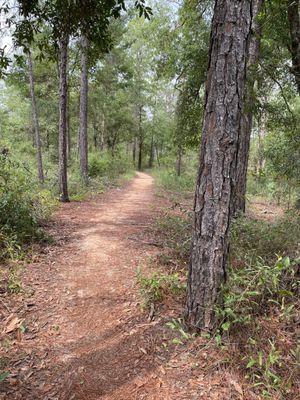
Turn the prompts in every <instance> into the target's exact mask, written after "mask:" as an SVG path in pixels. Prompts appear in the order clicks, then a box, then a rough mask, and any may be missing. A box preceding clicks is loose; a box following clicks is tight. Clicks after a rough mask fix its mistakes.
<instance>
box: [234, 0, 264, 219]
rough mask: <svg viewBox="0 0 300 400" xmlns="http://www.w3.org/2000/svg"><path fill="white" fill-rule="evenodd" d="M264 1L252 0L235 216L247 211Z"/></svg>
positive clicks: (239, 144)
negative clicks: (259, 17)
mask: <svg viewBox="0 0 300 400" xmlns="http://www.w3.org/2000/svg"><path fill="white" fill-rule="evenodd" d="M263 3H264V0H252V18H253V19H252V29H251V31H252V35H251V39H250V44H249V50H248V61H247V69H248V70H249V74H248V75H249V76H248V81H247V87H246V96H245V102H244V108H243V112H242V120H241V126H240V129H241V132H240V140H239V143H238V153H237V174H236V186H235V188H236V191H235V195H234V210H233V213H234V215H238V214H240V213H244V212H245V210H246V189H247V172H248V162H249V149H250V139H251V132H252V125H253V103H254V102H255V97H254V90H253V89H254V84H255V79H256V71H257V63H258V60H259V53H260V41H261V33H262V27H261V24H260V23H259V21H258V19H257V16H258V14H259V12H260V11H261V9H262V5H263Z"/></svg>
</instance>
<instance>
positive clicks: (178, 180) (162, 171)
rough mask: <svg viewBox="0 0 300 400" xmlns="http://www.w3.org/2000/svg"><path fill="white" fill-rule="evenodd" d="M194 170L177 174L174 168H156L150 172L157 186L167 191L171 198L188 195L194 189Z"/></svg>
mask: <svg viewBox="0 0 300 400" xmlns="http://www.w3.org/2000/svg"><path fill="white" fill-rule="evenodd" d="M195 170H196V169H194V170H193V171H191V170H188V171H184V172H182V174H181V175H180V176H177V175H176V172H175V171H174V168H157V169H155V170H153V171H152V174H153V176H154V178H155V181H156V184H157V186H158V187H159V188H163V189H164V190H166V191H168V192H169V195H171V196H172V197H173V198H176V197H178V196H179V197H190V196H191V195H192V193H193V191H194V190H195V182H196V175H195Z"/></svg>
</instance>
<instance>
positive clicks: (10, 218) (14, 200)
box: [0, 155, 53, 258]
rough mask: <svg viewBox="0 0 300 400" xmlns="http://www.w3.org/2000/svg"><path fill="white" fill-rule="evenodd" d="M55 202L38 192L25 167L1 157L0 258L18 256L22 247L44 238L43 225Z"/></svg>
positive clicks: (45, 192)
mask: <svg viewBox="0 0 300 400" xmlns="http://www.w3.org/2000/svg"><path fill="white" fill-rule="evenodd" d="M52 204H53V201H52V199H51V196H50V195H49V193H48V192H47V191H45V190H43V191H39V189H38V186H37V185H36V184H35V183H34V182H33V181H32V178H31V175H30V173H29V172H28V171H27V170H26V169H25V168H24V166H23V165H22V164H20V163H18V162H16V161H14V160H13V159H11V158H10V157H9V156H8V155H1V156H0V226H1V228H0V240H1V242H0V249H1V258H6V257H7V256H12V255H13V254H15V253H18V250H20V249H21V246H22V245H24V244H28V243H30V242H32V241H34V240H41V239H43V237H44V236H43V231H42V230H41V228H40V224H41V223H42V222H43V221H44V219H45V218H47V217H48V215H49V212H50V209H51V206H52Z"/></svg>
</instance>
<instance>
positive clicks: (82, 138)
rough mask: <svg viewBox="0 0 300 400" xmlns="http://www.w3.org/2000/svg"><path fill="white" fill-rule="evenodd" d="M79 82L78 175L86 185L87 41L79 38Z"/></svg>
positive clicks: (82, 37)
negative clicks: (79, 174)
mask: <svg viewBox="0 0 300 400" xmlns="http://www.w3.org/2000/svg"><path fill="white" fill-rule="evenodd" d="M80 42H81V43H80V47H81V81H80V130H79V160H80V173H81V177H82V179H83V181H84V183H85V184H87V183H88V137H87V119H88V67H87V62H88V60H87V50H88V40H87V38H86V36H84V35H82V36H81V41H80Z"/></svg>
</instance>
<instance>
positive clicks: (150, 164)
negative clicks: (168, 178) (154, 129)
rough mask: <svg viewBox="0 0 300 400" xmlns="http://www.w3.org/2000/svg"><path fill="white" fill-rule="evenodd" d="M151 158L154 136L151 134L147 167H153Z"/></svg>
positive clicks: (152, 156) (152, 157)
mask: <svg viewBox="0 0 300 400" xmlns="http://www.w3.org/2000/svg"><path fill="white" fill-rule="evenodd" d="M153 160H154V138H153V135H152V136H151V145H150V154H149V163H148V167H149V168H152V167H153Z"/></svg>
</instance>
